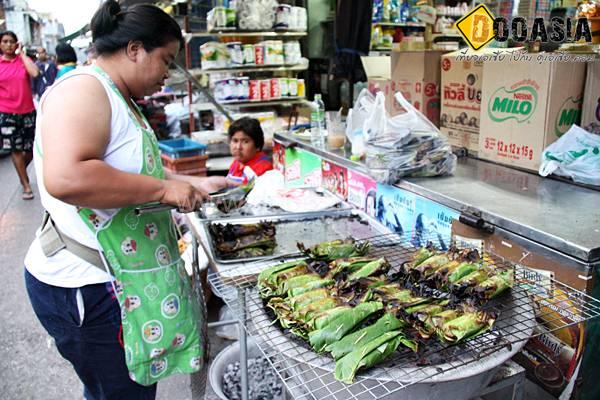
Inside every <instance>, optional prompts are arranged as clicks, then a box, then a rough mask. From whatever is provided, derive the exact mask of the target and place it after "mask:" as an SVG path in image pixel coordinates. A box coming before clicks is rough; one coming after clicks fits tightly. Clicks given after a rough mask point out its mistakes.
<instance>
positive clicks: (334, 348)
mask: <svg viewBox="0 0 600 400" xmlns="http://www.w3.org/2000/svg"><path fill="white" fill-rule="evenodd" d="M405 326H406V322H404V321H402V320H400V319H398V318H396V317H395V316H394V315H392V314H389V313H386V314H383V316H382V317H381V318H379V320H377V322H376V323H374V324H373V325H369V326H367V327H365V328H363V329H359V330H357V331H355V332H354V333H351V334H349V335H346V336H344V337H343V338H342V340H339V341H337V342H335V343H332V344H330V345H328V346H327V347H326V348H325V350H326V351H328V352H330V353H331V355H332V356H333V358H335V359H336V360H338V359H340V358H342V357H344V356H345V355H346V354H348V353H351V352H352V351H353V350H355V349H357V348H359V347H362V346H363V345H365V344H367V343H369V342H371V341H372V340H374V339H377V338H378V337H379V336H381V335H382V334H384V333H386V332H390V331H395V330H399V329H401V328H404V327H405ZM402 343H403V344H404V345H405V346H407V347H409V348H411V349H412V350H413V351H417V344H416V342H414V341H413V340H409V339H406V338H403V339H402Z"/></svg>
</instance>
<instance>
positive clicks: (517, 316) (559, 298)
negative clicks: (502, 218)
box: [209, 234, 600, 400]
mask: <svg viewBox="0 0 600 400" xmlns="http://www.w3.org/2000/svg"><path fill="white" fill-rule="evenodd" d="M417 239H418V240H417ZM363 240H369V241H370V242H371V243H372V245H373V248H372V250H371V253H370V255H372V256H375V257H386V259H387V260H388V261H389V262H390V264H391V265H392V270H391V272H393V271H394V270H395V269H397V268H399V267H400V265H401V264H402V263H403V262H404V261H407V260H409V259H410V257H411V256H412V254H413V253H414V251H416V247H415V246H414V245H413V244H412V243H415V244H417V243H418V244H421V243H422V244H425V243H426V242H427V241H432V242H433V243H434V244H436V245H438V247H439V246H441V247H442V248H443V247H446V246H447V245H448V244H449V243H450V241H449V240H444V238H441V237H439V236H438V235H436V236H435V237H427V238H423V237H418V236H415V235H407V234H405V235H403V236H399V235H397V234H387V235H381V236H376V237H371V238H368V239H367V238H364V239H363ZM491 257H492V259H493V260H494V262H495V263H497V264H503V266H504V267H510V268H514V271H515V285H514V287H513V288H512V289H511V290H510V292H509V293H507V294H504V295H502V296H500V297H499V298H498V299H494V300H492V301H490V302H489V303H487V304H486V305H485V307H484V308H485V309H486V310H491V311H494V312H496V313H498V318H497V319H496V322H495V324H494V328H493V329H492V330H491V331H490V332H487V333H485V334H483V335H480V336H477V337H475V338H473V339H471V340H468V341H466V342H464V343H460V344H458V345H452V346H449V345H445V344H441V343H440V342H438V341H428V342H423V341H422V342H420V343H419V349H420V350H419V352H418V353H413V352H412V351H410V350H409V349H405V348H400V349H399V350H398V351H397V352H396V353H394V354H393V355H392V356H391V357H390V358H389V359H388V360H387V361H386V362H384V363H382V364H380V365H378V366H376V367H373V368H370V369H367V370H362V371H359V373H358V375H357V377H356V380H355V382H354V383H353V384H352V385H346V384H343V383H341V382H338V381H336V380H335V379H334V378H333V370H334V368H335V363H334V361H333V359H332V358H330V357H329V356H328V355H319V354H316V353H315V352H314V351H313V350H312V349H311V348H310V347H309V345H308V344H307V343H305V342H303V341H301V340H300V339H298V338H296V337H294V336H293V335H291V334H289V333H284V332H283V331H282V330H281V329H280V327H279V326H278V324H274V323H273V321H272V318H271V316H270V315H268V314H267V313H266V312H265V308H264V305H263V301H262V300H261V299H260V298H259V296H258V294H257V291H256V290H255V289H254V285H255V280H256V273H257V272H259V271H260V270H262V269H264V268H265V267H266V266H268V265H273V264H275V263H277V262H279V261H274V260H270V261H269V260H265V261H261V262H255V263H246V264H239V265H235V266H231V267H228V269H227V270H226V271H225V272H226V274H225V275H226V276H227V278H226V279H221V277H222V276H223V272H224V271H223V270H221V271H220V274H217V273H211V274H209V280H210V282H211V285H212V286H213V290H215V291H216V292H217V294H219V295H220V296H221V297H222V298H223V299H224V300H225V302H226V303H227V304H228V305H229V306H230V307H231V308H232V310H233V311H234V312H235V313H236V314H237V315H238V317H239V318H240V320H241V321H245V322H246V323H245V327H246V330H247V332H248V334H250V335H252V336H254V337H255V340H256V341H257V343H258V345H259V347H260V349H261V350H262V352H263V353H264V354H265V356H266V357H268V358H269V360H270V362H271V364H272V366H273V367H274V369H275V370H276V371H277V373H278V374H279V376H280V377H281V379H282V381H283V382H284V383H285V385H286V387H287V389H288V390H289V392H290V393H291V394H292V395H293V396H294V398H305V399H319V400H322V399H323V400H325V399H344V400H346V399H361V400H362V399H381V398H384V397H386V396H388V395H390V394H392V393H395V392H398V391H400V390H403V395H406V396H407V398H418V397H419V396H423V395H424V393H423V392H422V390H424V387H426V386H431V384H434V383H442V382H448V381H457V380H459V379H465V378H469V377H475V376H483V375H480V374H483V373H484V372H486V371H490V370H492V369H493V368H494V367H496V366H498V365H500V364H502V363H503V362H504V361H506V360H508V359H509V358H511V357H512V356H513V355H514V354H515V353H517V352H518V351H519V350H520V349H521V348H522V347H523V346H524V345H525V343H526V342H527V340H528V339H529V338H531V337H533V336H535V335H539V334H540V332H538V331H536V330H534V328H535V327H536V326H537V325H538V324H539V323H540V321H541V320H542V319H543V320H544V325H545V328H546V330H547V331H555V330H558V329H562V328H566V327H568V326H570V325H573V324H577V323H582V322H584V321H586V320H589V319H591V318H594V317H597V316H598V315H600V301H598V300H596V299H594V298H592V297H590V296H587V295H586V294H584V293H582V292H580V291H577V290H575V289H573V288H571V287H569V286H566V285H564V284H562V283H560V282H558V281H555V280H553V279H550V278H548V277H546V276H542V275H540V274H538V273H537V272H535V271H533V270H530V269H527V268H524V267H521V266H513V265H512V264H510V263H508V262H505V261H504V260H503V259H500V258H498V257H495V256H493V255H491ZM287 260H289V259H287ZM439 294H442V293H441V292H439ZM442 295H443V294H442ZM419 383H423V384H427V385H415V384H419ZM462 384H463V385H464V384H466V381H462ZM399 395H400V394H397V395H396V396H394V398H396V397H398V396H399Z"/></svg>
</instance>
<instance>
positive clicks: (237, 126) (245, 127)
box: [227, 117, 265, 150]
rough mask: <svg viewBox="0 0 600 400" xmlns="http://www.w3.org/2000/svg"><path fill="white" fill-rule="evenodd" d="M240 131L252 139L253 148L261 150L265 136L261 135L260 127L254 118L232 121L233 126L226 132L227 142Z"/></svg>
mask: <svg viewBox="0 0 600 400" xmlns="http://www.w3.org/2000/svg"><path fill="white" fill-rule="evenodd" d="M238 131H242V132H244V133H245V134H246V135H248V136H250V138H252V141H253V142H254V146H255V147H256V148H257V149H258V150H262V148H263V146H264V145H265V134H264V133H263V130H262V128H261V127H260V122H258V120H257V119H255V118H249V117H243V118H240V119H238V120H237V121H234V122H233V124H231V125H230V126H229V131H227V135H228V136H229V140H231V138H232V137H233V135H235V133H236V132H238Z"/></svg>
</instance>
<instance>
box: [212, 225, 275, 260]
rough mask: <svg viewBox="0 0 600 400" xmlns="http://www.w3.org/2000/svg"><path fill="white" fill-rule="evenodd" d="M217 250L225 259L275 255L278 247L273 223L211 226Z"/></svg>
mask: <svg viewBox="0 0 600 400" xmlns="http://www.w3.org/2000/svg"><path fill="white" fill-rule="evenodd" d="M209 231H210V234H211V236H212V240H213V242H214V244H215V249H216V251H217V252H218V254H219V256H220V257H221V258H223V259H241V258H250V257H262V256H268V255H271V254H273V251H274V249H275V247H276V245H277V243H276V241H275V225H274V224H273V223H272V222H260V223H257V224H245V225H233V224H225V225H221V224H211V225H210V226H209Z"/></svg>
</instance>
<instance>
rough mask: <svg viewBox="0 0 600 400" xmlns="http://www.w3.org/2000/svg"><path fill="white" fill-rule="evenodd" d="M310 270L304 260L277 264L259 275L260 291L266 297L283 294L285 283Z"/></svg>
mask: <svg viewBox="0 0 600 400" xmlns="http://www.w3.org/2000/svg"><path fill="white" fill-rule="evenodd" d="M308 272H309V270H308V265H307V264H306V262H305V261H304V260H299V261H290V262H286V263H282V264H276V265H274V266H272V267H269V268H267V269H265V270H263V271H262V272H261V273H260V274H259V275H258V293H259V294H260V296H261V297H262V298H263V299H264V298H268V297H272V296H280V295H282V294H283V290H284V288H283V283H284V282H287V281H288V280H289V279H291V278H293V277H295V276H299V275H305V274H307V273H308Z"/></svg>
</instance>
